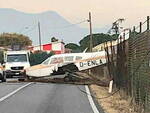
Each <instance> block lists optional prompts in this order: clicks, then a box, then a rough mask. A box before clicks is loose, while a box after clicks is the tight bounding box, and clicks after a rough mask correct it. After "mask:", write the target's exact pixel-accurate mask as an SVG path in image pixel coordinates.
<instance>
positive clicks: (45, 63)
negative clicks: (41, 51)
mask: <svg viewBox="0 0 150 113" xmlns="http://www.w3.org/2000/svg"><path fill="white" fill-rule="evenodd" d="M49 61H50V58H48V59H46V60H45V61H44V62H43V63H42V64H44V65H48V64H49Z"/></svg>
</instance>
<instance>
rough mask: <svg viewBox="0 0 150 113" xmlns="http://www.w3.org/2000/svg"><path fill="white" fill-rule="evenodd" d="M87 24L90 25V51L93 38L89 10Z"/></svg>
mask: <svg viewBox="0 0 150 113" xmlns="http://www.w3.org/2000/svg"><path fill="white" fill-rule="evenodd" d="M88 22H89V26H90V52H92V48H93V39H92V19H91V12H89V20H88Z"/></svg>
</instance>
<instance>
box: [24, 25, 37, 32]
mask: <svg viewBox="0 0 150 113" xmlns="http://www.w3.org/2000/svg"><path fill="white" fill-rule="evenodd" d="M36 27H37V25H34V26H33V27H32V28H31V29H29V30H27V31H25V32H23V34H25V33H28V32H31V31H33V30H35V28H36Z"/></svg>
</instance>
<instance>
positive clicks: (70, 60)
mask: <svg viewBox="0 0 150 113" xmlns="http://www.w3.org/2000/svg"><path fill="white" fill-rule="evenodd" d="M73 58H74V56H65V57H64V60H65V61H69V62H72V61H73Z"/></svg>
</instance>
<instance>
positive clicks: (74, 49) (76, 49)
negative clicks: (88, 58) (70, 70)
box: [65, 43, 81, 52]
mask: <svg viewBox="0 0 150 113" xmlns="http://www.w3.org/2000/svg"><path fill="white" fill-rule="evenodd" d="M65 48H69V49H71V50H72V52H81V48H80V46H79V45H77V44H74V43H68V44H66V45H65Z"/></svg>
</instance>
